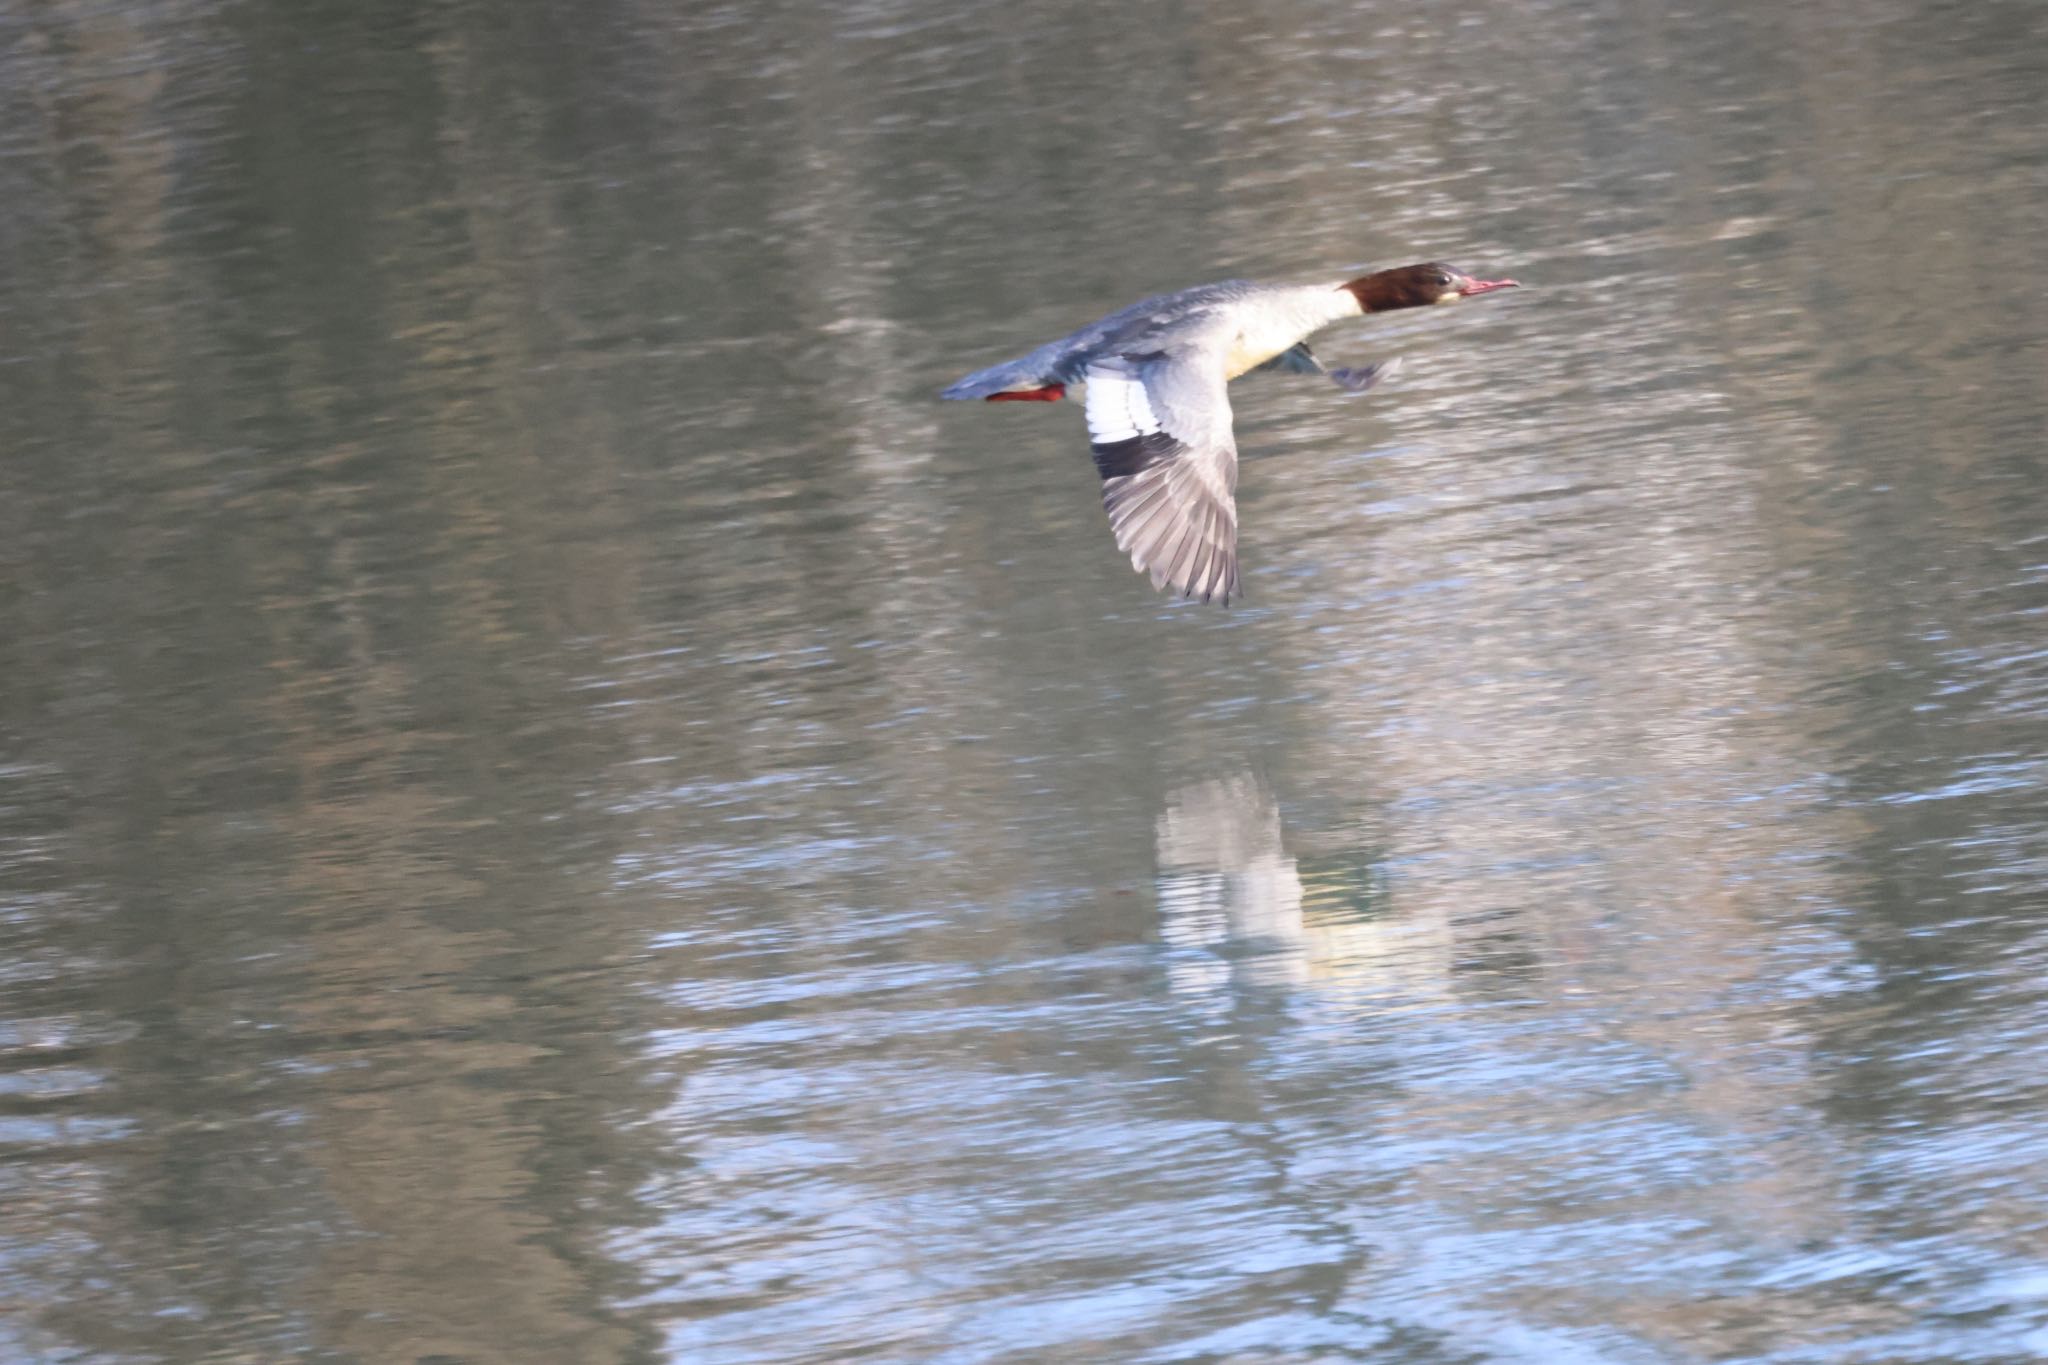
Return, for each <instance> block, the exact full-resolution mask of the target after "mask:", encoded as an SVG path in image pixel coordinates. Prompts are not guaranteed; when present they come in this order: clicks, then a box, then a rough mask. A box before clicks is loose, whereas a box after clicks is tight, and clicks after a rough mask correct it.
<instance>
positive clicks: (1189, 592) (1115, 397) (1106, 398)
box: [1085, 347, 1238, 603]
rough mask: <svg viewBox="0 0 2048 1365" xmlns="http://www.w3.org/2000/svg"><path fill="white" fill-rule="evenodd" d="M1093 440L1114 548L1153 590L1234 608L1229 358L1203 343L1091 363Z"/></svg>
mask: <svg viewBox="0 0 2048 1365" xmlns="http://www.w3.org/2000/svg"><path fill="white" fill-rule="evenodd" d="M1085 378H1086V380H1087V384H1088V396H1087V405H1086V406H1087V414H1088V439H1089V443H1090V447H1091V449H1092V450H1093V451H1094V455H1095V468H1096V470H1097V471H1098V472H1099V473H1100V474H1101V475H1102V505H1103V507H1104V508H1105V509H1107V510H1108V512H1109V526H1110V529H1111V530H1112V531H1114V532H1115V533H1116V545H1117V548H1118V549H1119V550H1122V551H1124V552H1125V553H1127V554H1129V555H1130V557H1131V567H1133V568H1135V569H1136V570H1138V571H1139V572H1140V573H1145V574H1150V575H1151V577H1152V586H1153V587H1155V588H1164V587H1169V586H1170V587H1171V588H1172V589H1173V590H1174V591H1175V592H1177V593H1179V594H1181V595H1182V596H1183V597H1192V598H1196V599H1198V600H1200V601H1203V602H1207V601H1210V600H1212V599H1213V600H1217V601H1222V602H1226V603H1227V602H1229V601H1230V599H1231V598H1232V597H1233V596H1235V595H1236V593H1237V591H1238V582H1237V441H1236V438H1235V437H1234V436H1233V435H1232V433H1231V429H1230V398H1229V396H1228V394H1227V393H1226V391H1225V380H1224V378H1223V360H1222V357H1221V356H1220V355H1218V354H1216V353H1214V352H1212V351H1209V350H1205V349H1203V348H1200V347H1186V348H1181V349H1176V350H1171V351H1163V352H1156V353H1153V354H1150V355H1111V356H1106V357H1102V358H1100V359H1097V360H1096V361H1094V362H1093V363H1091V364H1090V365H1089V366H1088V369H1087V373H1086V376H1085Z"/></svg>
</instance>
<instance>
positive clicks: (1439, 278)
mask: <svg viewBox="0 0 2048 1365" xmlns="http://www.w3.org/2000/svg"><path fill="white" fill-rule="evenodd" d="M1436 282H1437V283H1438V284H1440V285H1442V286H1444V287H1445V288H1449V287H1450V283H1451V277H1450V276H1449V275H1447V274H1445V273H1444V272H1443V271H1441V270H1439V271H1437V272H1436Z"/></svg>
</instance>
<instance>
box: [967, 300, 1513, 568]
mask: <svg viewBox="0 0 2048 1365" xmlns="http://www.w3.org/2000/svg"><path fill="white" fill-rule="evenodd" d="M1514 283H1515V282H1514V281H1513V280H1492V281H1485V280H1474V279H1472V278H1471V277H1470V276H1467V275H1463V274H1460V273H1459V272H1457V271H1454V270H1451V269H1450V268H1449V267H1447V266H1441V265H1436V264H1433V263H1432V264H1425V265H1415V266H1403V267H1401V268H1400V269H1397V270H1386V271H1381V272H1379V273H1378V274H1374V275H1366V276H1362V277H1360V278H1358V279H1355V280H1348V281H1344V282H1342V283H1336V284H1317V285H1295V284H1254V283H1251V282H1249V281H1246V280H1225V281H1223V282H1222V283H1220V284H1204V285H1197V286H1195V287H1194V288H1192V289H1183V290H1180V291H1178V292H1176V293H1172V294H1160V295H1158V296H1156V297H1154V298H1149V299H1145V300H1142V301H1140V302H1138V303H1134V304H1132V305H1131V306H1130V307H1128V308H1124V309H1120V310H1118V311H1117V312H1114V313H1111V314H1110V315H1109V316H1108V317H1105V318H1102V319H1101V320H1099V321H1097V322H1092V323H1090V324H1089V325H1088V326H1086V327H1083V328H1081V329H1080V330H1078V331H1075V332H1071V333H1069V334H1068V335H1066V336H1064V337H1061V338H1060V339H1059V340H1058V341H1053V342H1048V343H1047V344H1046V345H1043V346H1041V347H1039V348H1038V349H1037V350H1035V351H1032V352H1030V353H1029V354H1028V355H1024V356H1020V357H1018V358H1017V359H1015V360H1011V361H1006V362H1005V363H1003V364H1001V365H993V366H990V367H989V368H988V369H985V370H978V371H976V372H975V373H973V374H970V375H968V376H967V377H966V378H964V379H962V380H960V381H959V382H958V383H955V384H953V385H952V386H951V387H949V388H947V389H946V390H945V392H944V394H943V395H942V396H943V397H946V398H955V399H968V398H982V399H987V400H989V401H991V402H1001V401H1046V402H1051V401H1057V400H1058V399H1059V398H1061V397H1063V396H1064V395H1065V392H1066V388H1067V386H1068V385H1070V384H1076V383H1079V384H1085V385H1086V386H1087V392H1086V396H1085V399H1084V407H1085V409H1086V413H1087V418H1088V435H1089V442H1090V446H1091V449H1092V450H1093V452H1094V456H1095V465H1096V469H1097V471H1098V472H1099V473H1100V474H1101V475H1102V481H1103V487H1102V500H1103V506H1104V507H1105V509H1106V510H1107V511H1108V513H1109V521H1110V527H1111V529H1112V530H1113V531H1114V532H1115V533H1116V543H1117V548H1118V549H1120V550H1124V551H1125V552H1127V553H1128V554H1129V555H1130V556H1131V564H1132V567H1134V568H1136V569H1137V570H1138V571H1139V572H1141V573H1146V574H1149V575H1150V576H1151V578H1152V583H1153V586H1154V587H1159V588H1163V587H1168V586H1171V587H1172V588H1173V589H1174V591H1176V592H1178V593H1180V594H1181V595H1183V596H1185V597H1193V598H1199V599H1200V600H1202V601H1204V602H1206V601H1210V600H1211V599H1217V600H1221V601H1223V602H1228V601H1229V600H1230V599H1231V598H1232V597H1233V596H1235V595H1236V594H1237V591H1238V574H1237V504H1236V489H1237V443H1236V440H1235V438H1234V437H1233V435H1232V433H1231V412H1230V398H1229V395H1228V392H1227V390H1226V385H1227V384H1228V383H1229V381H1231V380H1233V379H1235V378H1237V377H1238V376H1239V375H1242V374H1246V373H1248V372H1250V371H1252V370H1256V369H1282V370H1289V371H1293V372H1296V373H1305V374H1321V375H1325V376H1327V377H1328V378H1329V379H1330V380H1332V381H1333V382H1334V383H1336V384H1337V385H1338V386H1339V387H1341V388H1343V389H1345V390H1347V391H1349V392H1352V393H1363V392H1364V391H1365V390H1366V389H1367V388H1370V387H1371V386H1372V384H1373V383H1374V381H1375V380H1377V379H1379V378H1380V377H1381V376H1382V375H1384V374H1386V373H1387V372H1388V370H1389V369H1390V366H1387V365H1371V366H1366V367H1364V368H1362V369H1358V370H1325V369H1324V368H1323V366H1322V364H1321V363H1320V362H1319V361H1317V360H1316V358H1315V356H1314V355H1313V354H1311V353H1310V351H1309V349H1308V347H1307V345H1305V344H1304V338H1306V337H1308V336H1310V335H1312V334H1313V333H1315V332H1318V331H1320V330H1322V329H1323V328H1324V327H1327V326H1329V325H1330V324H1331V323H1333V322H1337V321H1340V320H1342V319H1344V318H1347V317H1358V316H1360V315H1361V314H1364V313H1373V312H1385V311H1389V310H1391V309H1394V308H1407V307H1414V306H1418V305H1421V304H1433V303H1446V302H1453V301H1455V300H1456V299H1458V298H1462V297H1466V296H1468V295H1471V294H1481V293H1487V292H1489V291H1491V290H1494V289H1505V288H1511V287H1513V285H1514Z"/></svg>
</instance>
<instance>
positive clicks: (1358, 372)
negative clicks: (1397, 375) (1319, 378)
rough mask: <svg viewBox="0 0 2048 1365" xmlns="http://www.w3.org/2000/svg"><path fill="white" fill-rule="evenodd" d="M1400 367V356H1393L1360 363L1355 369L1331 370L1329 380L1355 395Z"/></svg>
mask: <svg viewBox="0 0 2048 1365" xmlns="http://www.w3.org/2000/svg"><path fill="white" fill-rule="evenodd" d="M1400 368H1401V357H1399V356H1394V357H1392V358H1391V359H1388V360H1380V361H1375V362H1374V363H1372V364H1370V365H1360V366H1359V367H1358V368H1357V369H1355V370H1332V371H1330V382H1331V383H1333V384H1335V385H1336V386H1337V387H1338V388H1340V389H1342V390H1344V392H1346V393H1348V394H1351V395H1352V396H1354V397H1356V396H1357V395H1359V394H1361V393H1364V392H1365V391H1366V390H1367V389H1369V388H1371V387H1372V386H1373V385H1375V384H1377V383H1379V382H1380V381H1381V380H1382V379H1385V378H1386V377H1387V376H1388V375H1390V374H1392V373H1393V372H1394V371H1396V370H1398V369H1400Z"/></svg>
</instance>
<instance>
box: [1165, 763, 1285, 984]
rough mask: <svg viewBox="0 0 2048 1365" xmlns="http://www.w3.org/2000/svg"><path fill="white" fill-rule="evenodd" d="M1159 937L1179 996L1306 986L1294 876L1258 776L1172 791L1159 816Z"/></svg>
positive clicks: (1269, 796) (1275, 810) (1275, 811)
mask: <svg viewBox="0 0 2048 1365" xmlns="http://www.w3.org/2000/svg"><path fill="white" fill-rule="evenodd" d="M1156 837H1157V840H1158V852H1159V874H1158V875H1159V915H1160V935H1161V937H1162V938H1163V939H1164V940H1165V941H1166V943H1167V944H1168V945H1169V946H1170V947H1173V948H1176V949H1181V950H1184V951H1181V952H1177V953H1175V954H1174V955H1173V957H1172V958H1171V960H1170V961H1169V963H1168V966H1167V970H1168V973H1169V976H1170V979H1171V980H1172V982H1173V985H1174V988H1175V989H1176V990H1187V991H1197V992H1199V991H1209V990H1215V989H1217V988H1219V987H1222V986H1224V985H1226V984H1228V983H1229V982H1230V981H1232V980H1233V979H1235V980H1237V981H1239V982H1242V983H1245V984H1249V985H1255V986H1288V985H1295V984H1298V983H1300V982H1301V981H1303V980H1305V979H1306V978H1307V975H1308V962H1307V958H1306V955H1305V952H1304V944H1305V935H1304V931H1303V925H1302V917H1301V898H1302V888H1301V874H1300V872H1299V871H1298V870H1297V868H1296V866H1295V860H1294V859H1293V858H1292V857H1290V856H1288V853H1287V851H1286V849H1285V848H1284V847H1283V846H1282V843H1281V833H1280V806H1279V803H1278V802H1277V801H1275V800H1274V798H1273V793H1272V792H1271V791H1270V790H1269V789H1268V788H1267V787H1266V785H1265V783H1263V782H1261V781H1260V780H1259V779H1258V778H1257V777H1255V776H1253V775H1252V774H1250V773H1239V774H1237V775H1235V776H1232V777H1227V778H1219V779H1214V780H1210V781H1205V782H1196V783H1192V784H1190V785H1188V786H1185V787H1180V788H1178V789H1176V790H1175V791H1174V792H1173V793H1172V794H1171V795H1170V796H1168V798H1167V801H1166V808H1165V809H1164V810H1163V811H1161V812H1160V814H1159V822H1158V830H1157V835H1156Z"/></svg>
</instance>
